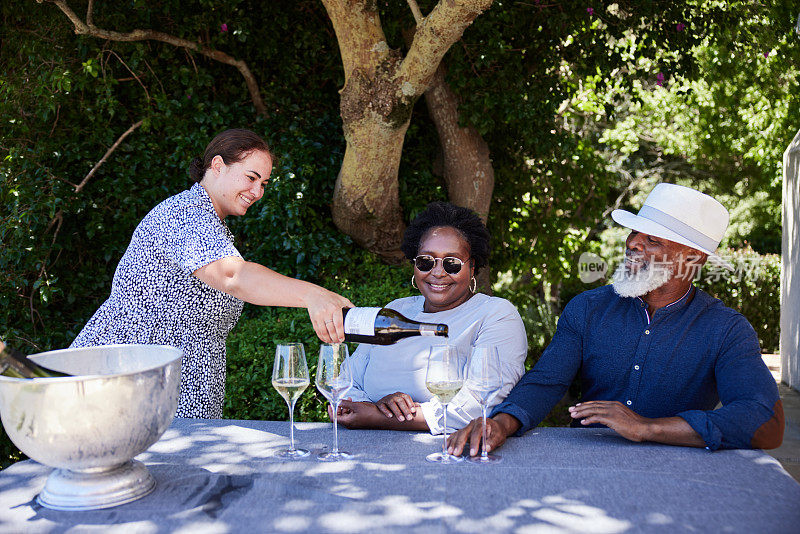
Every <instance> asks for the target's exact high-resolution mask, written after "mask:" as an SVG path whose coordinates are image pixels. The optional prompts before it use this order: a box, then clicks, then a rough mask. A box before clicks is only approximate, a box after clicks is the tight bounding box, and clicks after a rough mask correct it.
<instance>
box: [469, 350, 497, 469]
mask: <svg viewBox="0 0 800 534" xmlns="http://www.w3.org/2000/svg"><path fill="white" fill-rule="evenodd" d="M464 386H465V387H466V388H467V390H468V391H469V392H470V394H471V395H472V396H473V397H475V400H476V401H478V404H480V405H481V409H482V410H483V424H482V425H481V427H482V428H481V430H482V437H483V439H482V440H481V455H480V456H470V457H469V461H470V462H474V463H478V464H490V463H496V462H499V461H500V460H501V459H502V458H501V457H500V456H497V455H496V454H489V453H488V452H487V450H486V411H487V408H488V405H489V401H491V400H492V397H494V396H495V394H496V393H497V391H498V390H499V389H500V388H501V387H502V386H503V379H502V374H501V373H500V355H499V354H498V352H497V347H495V346H493V345H477V346H475V347H472V349H471V351H470V357H469V364H467V380H466V382H465V383H464Z"/></svg>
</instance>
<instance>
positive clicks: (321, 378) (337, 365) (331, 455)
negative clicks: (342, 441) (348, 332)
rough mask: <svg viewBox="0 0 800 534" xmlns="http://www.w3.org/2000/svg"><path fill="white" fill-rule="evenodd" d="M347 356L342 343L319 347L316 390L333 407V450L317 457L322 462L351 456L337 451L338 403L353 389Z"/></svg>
mask: <svg viewBox="0 0 800 534" xmlns="http://www.w3.org/2000/svg"><path fill="white" fill-rule="evenodd" d="M348 356H349V352H348V350H347V345H345V344H344V343H330V344H328V343H323V344H322V345H320V347H319V360H318V361H317V380H316V384H317V389H318V390H319V391H320V393H322V394H323V395H324V396H325V398H326V399H328V401H329V402H330V403H331V406H332V407H333V449H331V451H330V452H322V453H320V454H319V455H318V456H317V458H318V459H319V460H322V461H323V462H335V461H338V460H345V459H347V458H351V457H352V456H353V455H352V454H350V453H349V452H346V451H340V450H339V426H338V424H337V416H338V413H339V403H340V402H341V400H342V398H344V396H345V394H346V393H347V392H348V391H350V388H351V387H353V375H352V374H351V373H350V360H349V359H348Z"/></svg>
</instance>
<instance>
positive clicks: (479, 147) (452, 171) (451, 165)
mask: <svg viewBox="0 0 800 534" xmlns="http://www.w3.org/2000/svg"><path fill="white" fill-rule="evenodd" d="M425 103H426V104H427V106H428V112H429V113H430V116H431V119H432V120H433V123H434V124H435V125H436V131H437V132H438V134H439V142H440V143H441V147H442V155H443V174H444V181H445V184H447V194H448V197H449V198H450V202H452V203H453V204H456V205H457V206H464V207H466V208H470V209H471V210H473V211H475V212H476V213H478V215H480V216H481V219H483V222H484V223H485V222H486V218H487V217H488V215H489V205H490V204H491V202H492V192H493V191H494V168H493V167H492V160H491V158H490V157H489V146H488V145H487V144H486V141H484V140H483V137H481V134H480V133H478V130H476V129H475V128H473V127H472V126H467V127H462V126H459V124H458V98H457V97H456V95H455V93H453V90H452V89H450V86H449V85H447V81H446V80H445V66H444V63H441V64H440V65H439V68H438V69H436V74H434V76H433V79H432V81H431V86H430V88H429V89H428V91H427V92H426V93H425Z"/></svg>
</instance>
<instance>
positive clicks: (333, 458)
mask: <svg viewBox="0 0 800 534" xmlns="http://www.w3.org/2000/svg"><path fill="white" fill-rule="evenodd" d="M352 457H353V455H352V454H350V453H349V452H347V451H338V452H332V451H331V452H321V453H319V454H318V455H317V460H319V461H320V462H338V461H339V460H349V459H350V458H352Z"/></svg>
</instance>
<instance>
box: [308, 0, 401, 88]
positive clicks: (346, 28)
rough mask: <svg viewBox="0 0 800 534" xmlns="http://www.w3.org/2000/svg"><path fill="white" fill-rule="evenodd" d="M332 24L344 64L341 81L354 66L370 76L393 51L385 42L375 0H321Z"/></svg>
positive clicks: (345, 80) (348, 74)
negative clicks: (373, 0)
mask: <svg viewBox="0 0 800 534" xmlns="http://www.w3.org/2000/svg"><path fill="white" fill-rule="evenodd" d="M322 4H323V5H324V6H325V10H326V11H327V12H328V18H329V19H330V21H331V23H332V24H333V31H334V32H335V33H336V40H337V41H338V43H339V54H340V55H341V56H342V66H343V67H344V84H345V85H347V82H348V81H349V80H350V76H351V75H352V74H353V72H354V71H355V70H357V69H358V70H361V71H363V73H364V75H366V76H367V77H372V75H373V74H374V71H375V68H376V67H377V66H378V65H379V64H380V62H381V61H382V60H384V59H386V58H387V57H388V56H389V55H390V54H391V52H392V50H391V49H390V48H389V44H388V43H387V42H386V35H385V34H384V33H383V27H382V26H381V20H380V16H379V13H378V10H377V8H376V7H375V2H369V1H367V0H322Z"/></svg>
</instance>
